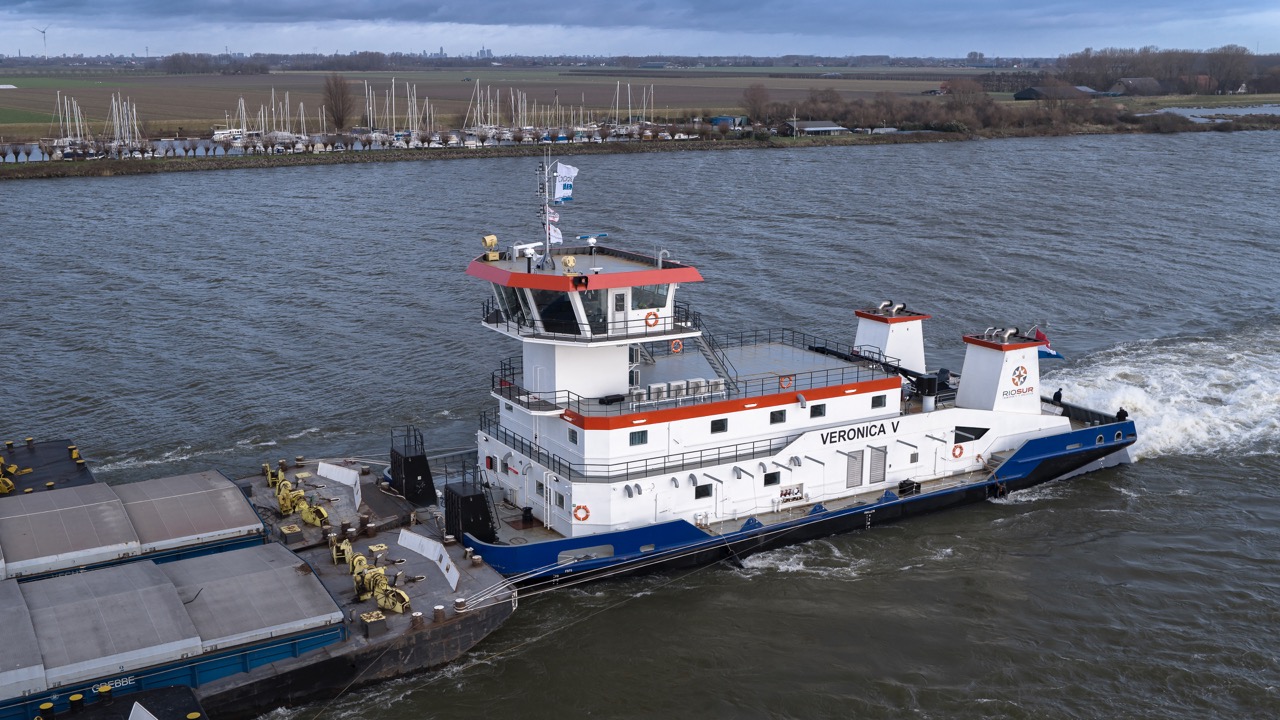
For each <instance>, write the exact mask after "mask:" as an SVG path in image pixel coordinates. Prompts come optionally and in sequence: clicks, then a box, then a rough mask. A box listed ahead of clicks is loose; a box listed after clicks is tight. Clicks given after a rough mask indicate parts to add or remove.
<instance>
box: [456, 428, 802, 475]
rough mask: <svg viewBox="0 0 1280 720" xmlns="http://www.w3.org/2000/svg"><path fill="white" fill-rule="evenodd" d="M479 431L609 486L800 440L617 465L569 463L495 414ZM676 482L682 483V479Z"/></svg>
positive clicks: (753, 455) (770, 452)
mask: <svg viewBox="0 0 1280 720" xmlns="http://www.w3.org/2000/svg"><path fill="white" fill-rule="evenodd" d="M480 430H481V431H483V432H485V433H487V434H489V435H490V436H492V437H493V438H494V439H496V440H498V441H499V442H501V443H503V444H505V445H506V446H507V447H510V448H511V449H512V450H515V451H516V452H518V453H520V454H521V455H524V456H525V457H527V458H530V459H531V460H533V461H534V462H536V463H538V464H540V465H542V466H543V467H545V468H547V469H548V470H550V471H551V472H553V473H556V474H557V475H560V476H561V477H565V478H570V479H573V480H607V481H610V482H615V481H618V480H636V479H640V478H644V477H649V476H652V475H658V474H666V473H680V472H689V471H693V470H700V469H702V468H706V467H713V466H716V465H724V464H727V463H733V462H746V461H749V460H755V459H757V458H762V457H772V456H774V455H777V454H778V453H780V452H782V451H783V450H784V449H786V447H787V446H788V445H790V444H791V443H793V442H795V441H796V440H797V439H798V438H799V437H800V434H796V435H789V436H787V437H780V438H772V439H769V440H756V441H753V442H744V443H736V444H733V445H722V446H719V447H714V448H707V449H705V450H691V451H689V452H684V453H679V454H676V455H663V456H660V457H654V458H643V459H640V460H626V461H623V462H616V463H580V462H570V461H569V460H566V459H565V458H563V457H561V456H559V455H556V454H555V453H552V452H550V451H548V450H547V449H546V448H544V447H542V446H541V445H538V444H537V443H534V442H532V441H531V440H529V439H528V438H525V437H523V436H521V435H519V434H517V433H514V432H512V431H510V430H508V429H507V428H505V427H503V426H502V423H501V421H500V419H499V417H498V414H497V413H496V412H493V411H486V412H484V413H481V415H480ZM749 472H754V470H750V471H749ZM677 480H680V481H683V479H682V478H677Z"/></svg>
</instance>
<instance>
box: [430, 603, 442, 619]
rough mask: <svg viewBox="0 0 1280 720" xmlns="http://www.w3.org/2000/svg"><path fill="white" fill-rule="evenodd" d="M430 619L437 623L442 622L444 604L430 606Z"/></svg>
mask: <svg viewBox="0 0 1280 720" xmlns="http://www.w3.org/2000/svg"><path fill="white" fill-rule="evenodd" d="M431 620H432V622H438V623H442V622H444V606H443V605H437V606H435V607H433V608H431Z"/></svg>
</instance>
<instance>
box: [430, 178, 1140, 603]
mask: <svg viewBox="0 0 1280 720" xmlns="http://www.w3.org/2000/svg"><path fill="white" fill-rule="evenodd" d="M541 175H542V178H543V182H542V190H541V192H542V206H543V207H542V219H543V225H544V227H543V229H544V235H543V238H542V239H541V240H540V241H536V242H531V243H525V244H515V245H510V246H506V247H502V246H501V245H500V243H499V241H498V239H497V238H496V237H495V236H493V235H489V236H486V237H485V238H484V241H483V245H484V252H483V253H482V254H481V255H480V256H479V257H477V258H476V259H475V260H473V261H472V262H471V263H470V265H469V266H468V268H467V273H468V274H469V275H471V276H473V277H475V278H477V279H479V280H482V281H484V282H487V283H488V284H489V285H490V287H491V289H492V293H493V296H492V298H491V299H489V300H488V301H486V302H485V303H484V305H483V311H482V318H483V323H484V324H485V325H486V326H487V327H489V328H491V329H493V330H495V331H496V332H498V333H500V334H502V335H504V336H506V337H509V338H512V339H515V340H518V341H519V342H520V343H521V345H522V353H521V354H520V355H517V356H515V357H511V358H509V359H507V360H504V361H502V363H501V364H500V366H499V367H498V368H497V369H496V370H495V371H494V372H493V375H492V382H491V388H490V389H491V393H492V395H493V397H494V399H495V400H496V401H497V406H496V407H495V408H494V409H492V410H490V411H487V412H485V413H484V414H483V415H482V417H481V419H480V427H479V430H478V432H477V434H476V440H477V456H476V458H475V459H474V460H473V461H471V462H474V471H472V470H470V469H467V470H464V471H463V472H460V473H455V474H454V476H453V477H452V478H449V479H448V482H447V484H446V486H445V506H446V512H447V522H448V524H449V528H450V532H451V533H453V534H456V535H458V536H460V537H465V544H466V545H467V547H469V548H471V549H472V550H473V551H474V552H475V553H476V554H479V555H482V556H483V557H484V559H485V561H486V562H488V563H490V564H491V565H492V566H493V567H494V568H496V569H497V570H498V571H499V572H501V573H502V574H504V575H505V576H507V577H508V578H511V579H513V580H514V581H516V582H519V583H521V584H523V585H525V586H532V585H537V584H541V583H553V582H556V583H562V584H563V583H569V582H579V581H583V580H588V579H595V578H602V577H607V576H611V575H616V574H619V573H630V572H635V571H640V570H647V569H654V568H670V567H676V566H692V565H698V564H704V563H710V562H715V561H719V560H722V559H725V558H728V557H731V556H736V557H741V556H743V555H746V554H749V553H754V552H759V551H762V550H767V549H772V548H776V547H780V546H783V545H787V544H791V543H796V542H800V541H803V540H808V539H812V538H817V537H821V536H827V535H831V534H835V533H842V532H847V531H851V530H861V529H866V528H869V527H871V526H872V525H876V524H879V523H885V522H891V521H895V520H898V519H901V518H905V517H908V516H911V515H917V514H920V513H925V512H930V511H934V510H939V509H943V508H947V507H952V506H958V505H963V504H966V503H973V502H980V501H983V500H986V499H988V498H993V497H1002V496H1004V495H1006V494H1007V493H1010V492H1016V491H1019V490H1023V489H1026V488H1029V487H1031V486H1034V485H1038V484H1040V483H1044V482H1048V481H1051V480H1061V479H1065V478H1069V477H1073V476H1076V475H1079V474H1081V473H1084V472H1088V471H1092V470H1098V469H1100V468H1104V467H1110V466H1115V465H1118V464H1122V463H1127V462H1130V456H1129V453H1128V448H1129V447H1130V446H1132V445H1133V443H1134V442H1135V440H1136V439H1137V432H1136V429H1135V425H1134V422H1133V421H1132V420H1129V419H1128V418H1127V416H1125V415H1123V414H1122V415H1121V416H1120V417H1117V416H1116V415H1112V414H1108V413H1104V412H1100V411H1097V410H1092V409H1088V408H1084V407H1078V406H1075V405H1071V404H1067V403H1063V402H1060V401H1058V400H1055V399H1053V398H1050V397H1046V396H1045V395H1044V394H1043V392H1042V387H1041V378H1040V366H1039V355H1040V352H1041V350H1042V348H1044V347H1046V346H1047V341H1046V340H1045V339H1043V334H1042V333H1039V332H1035V333H1031V332H1022V331H1020V330H1019V329H1018V328H1013V327H1008V328H997V327H989V328H986V329H984V330H980V331H976V332H972V333H968V334H965V335H964V336H963V337H961V338H960V341H961V342H963V344H964V347H965V358H964V365H963V367H962V368H961V371H960V372H959V373H953V372H949V371H948V370H946V369H930V368H929V367H928V366H927V364H926V359H925V351H924V347H925V344H924V328H925V323H926V321H927V320H928V319H929V318H930V316H929V315H928V314H925V313H923V312H919V311H917V310H913V309H908V308H907V307H905V306H904V305H903V304H895V303H892V302H882V303H879V304H877V305H872V306H869V307H866V308H864V309H861V310H858V311H857V312H855V313H854V315H855V317H856V322H857V325H856V329H855V333H854V337H853V340H852V342H848V341H842V340H841V339H828V338H823V337H817V336H813V335H808V334H805V333H802V332H796V331H792V330H762V331H757V330H747V331H740V332H733V333H729V334H712V333H710V332H708V330H707V326H706V323H705V321H704V319H703V316H702V315H701V314H700V313H698V312H697V311H695V310H694V309H693V308H692V307H690V306H689V305H688V304H687V303H685V302H682V301H680V300H679V299H678V291H679V289H680V287H681V286H682V285H684V284H686V283H693V282H698V281H701V280H702V276H701V274H700V273H699V272H698V270H697V269H696V268H695V267H693V266H691V265H688V264H685V263H681V262H674V261H672V260H670V259H668V258H667V257H666V253H665V251H663V252H660V253H658V257H651V256H647V255H644V254H641V253H637V252H633V251H631V250H626V249H623V248H621V247H612V246H607V245H605V244H604V243H603V242H602V238H603V237H604V236H598V235H593V236H588V235H582V236H578V238H577V240H578V242H577V243H576V244H574V245H572V246H571V245H569V244H566V243H564V242H561V238H562V237H563V235H562V233H561V231H560V230H559V228H558V227H557V225H556V222H557V221H558V219H559V213H558V212H557V211H556V210H555V209H554V208H553V207H552V206H553V205H557V204H562V203H564V202H566V201H567V200H570V199H571V198H572V186H573V181H574V176H576V175H577V170H576V168H572V167H570V166H566V165H564V164H563V163H557V164H556V167H555V169H554V172H553V171H552V164H551V163H549V162H545V163H544V165H543V168H542V169H541ZM553 177H554V181H553ZM840 332H841V334H843V332H844V331H840ZM462 464H463V465H466V464H467V461H466V460H465V458H464V459H462ZM454 466H455V468H456V467H457V466H458V462H456V459H455V462H454ZM437 477H439V475H437Z"/></svg>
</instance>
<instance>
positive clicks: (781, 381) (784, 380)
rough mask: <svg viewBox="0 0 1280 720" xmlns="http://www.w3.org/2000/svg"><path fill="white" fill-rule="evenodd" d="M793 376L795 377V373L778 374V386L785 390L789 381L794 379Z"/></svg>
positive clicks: (789, 383) (789, 385)
mask: <svg viewBox="0 0 1280 720" xmlns="http://www.w3.org/2000/svg"><path fill="white" fill-rule="evenodd" d="M795 377H796V376H795V375H780V376H778V387H780V388H782V389H783V390H786V389H787V388H789V387H791V382H792V381H793V380H795Z"/></svg>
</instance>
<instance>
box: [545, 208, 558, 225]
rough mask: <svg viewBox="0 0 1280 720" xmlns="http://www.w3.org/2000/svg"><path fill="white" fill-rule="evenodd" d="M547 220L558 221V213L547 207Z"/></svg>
mask: <svg viewBox="0 0 1280 720" xmlns="http://www.w3.org/2000/svg"><path fill="white" fill-rule="evenodd" d="M547 221H548V222H560V213H558V212H556V211H555V210H552V209H551V208H547Z"/></svg>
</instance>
